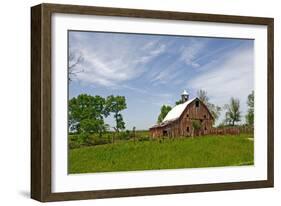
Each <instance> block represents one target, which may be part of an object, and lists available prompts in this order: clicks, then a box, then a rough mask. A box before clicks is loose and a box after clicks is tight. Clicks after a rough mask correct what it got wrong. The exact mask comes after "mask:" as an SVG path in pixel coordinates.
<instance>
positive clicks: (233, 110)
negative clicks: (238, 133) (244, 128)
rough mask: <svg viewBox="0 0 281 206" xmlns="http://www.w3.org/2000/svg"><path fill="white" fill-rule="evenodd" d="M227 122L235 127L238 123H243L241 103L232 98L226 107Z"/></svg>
mask: <svg viewBox="0 0 281 206" xmlns="http://www.w3.org/2000/svg"><path fill="white" fill-rule="evenodd" d="M224 107H225V109H226V113H225V122H226V124H229V125H231V126H234V125H235V123H236V122H239V121H241V112H240V101H239V99H235V98H233V97H231V99H230V103H229V104H226V105H225V106H224Z"/></svg>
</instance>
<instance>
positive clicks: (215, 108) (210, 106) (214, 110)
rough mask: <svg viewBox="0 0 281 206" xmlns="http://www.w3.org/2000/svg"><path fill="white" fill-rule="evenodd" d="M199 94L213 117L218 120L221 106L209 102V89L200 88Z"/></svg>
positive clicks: (199, 97)
mask: <svg viewBox="0 0 281 206" xmlns="http://www.w3.org/2000/svg"><path fill="white" fill-rule="evenodd" d="M197 96H198V99H200V101H202V102H203V103H204V104H205V105H206V106H207V108H208V110H209V111H210V112H211V114H212V116H213V118H214V119H215V120H217V119H218V118H219V116H220V112H221V107H219V106H217V105H215V104H212V103H210V102H209V97H208V96H207V91H205V90H202V89H200V90H198V91H197Z"/></svg>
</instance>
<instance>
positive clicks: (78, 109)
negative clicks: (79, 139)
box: [68, 94, 108, 134]
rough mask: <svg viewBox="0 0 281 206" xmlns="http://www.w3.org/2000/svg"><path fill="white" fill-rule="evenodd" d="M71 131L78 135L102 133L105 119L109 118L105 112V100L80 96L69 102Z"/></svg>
mask: <svg viewBox="0 0 281 206" xmlns="http://www.w3.org/2000/svg"><path fill="white" fill-rule="evenodd" d="M68 108H69V111H68V117H69V121H68V125H69V130H71V131H73V130H75V131H77V132H78V133H81V132H84V133H94V132H98V133H100V134H101V133H102V132H103V131H104V128H105V126H104V120H103V118H104V117H106V116H108V112H107V111H106V110H105V99H104V98H102V97H100V96H91V95H87V94H80V95H79V96H77V97H74V98H72V99H70V100H69V104H68Z"/></svg>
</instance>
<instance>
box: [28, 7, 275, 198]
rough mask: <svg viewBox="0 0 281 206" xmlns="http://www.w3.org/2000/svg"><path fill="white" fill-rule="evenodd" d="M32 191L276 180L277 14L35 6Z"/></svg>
mask: <svg viewBox="0 0 281 206" xmlns="http://www.w3.org/2000/svg"><path fill="white" fill-rule="evenodd" d="M31 40H32V41H31V73H32V76H31V79H32V81H31V94H32V95H31V108H32V112H31V119H32V120H31V125H32V126H31V197H32V198H34V199H36V200H39V201H42V202H47V201H62V200H79V199H92V198H109V197H125V196H140V195H160V194H172V193H187V192H203V191H219V190H233V189H250V188H265V187H273V179H274V175H273V173H274V169H273V154H274V151H273V149H274V147H273V120H274V118H273V109H274V107H273V106H274V105H273V102H274V101H273V100H274V97H273V93H274V92H273V19H271V18H262V17H242V16H228V15H214V14H198V13H183V12H170V11H152V10H136V9H121V8H104V7H90V6H75V5H57V4H41V5H37V6H34V7H32V8H31Z"/></svg>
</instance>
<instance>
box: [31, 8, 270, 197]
mask: <svg viewBox="0 0 281 206" xmlns="http://www.w3.org/2000/svg"><path fill="white" fill-rule="evenodd" d="M54 13H65V14H79V15H98V16H114V17H129V18H130V17H134V18H147V19H165V20H182V21H194V22H220V23H233V24H250V25H264V26H266V27H267V54H268V57H267V75H268V76H267V80H268V83H267V86H268V89H267V90H268V91H267V92H268V96H267V103H268V108H267V117H268V122H267V128H268V129H267V143H268V146H267V180H261V181H244V182H227V183H215V184H195V185H180V186H179V185H170V186H160V187H146V188H130V189H129V188H127V189H110V190H95V191H79V192H61V193H54V192H52V190H51V185H52V181H51V179H52V170H51V166H52V162H51V144H52V142H51V134H52V133H51V121H52V115H51V109H52V108H51V98H52V94H51V87H52V85H51V57H52V55H51V16H52V15H53V14H54ZM273 29H274V20H273V19H272V18H261V17H245V16H229V15H214V14H199V13H184V12H170V11H152V10H137V9H121V8H105V7H92V6H78V5H77V6H76V5H58V4H40V5H37V6H34V7H32V8H31V198H33V199H36V200H38V201H42V202H49V201H65V200H81V199H94V198H111V197H128V196H141V195H160V194H175V193H189V192H204V191H220V190H235V189H250V188H265V187H273V182H274V159H273V155H274V144H273V135H274V126H273V125H274V113H273V112H274V86H273V85H274V83H273V80H274V78H273V77H274V76H273V45H274V44H273V36H274V35H273V34H274V30H273Z"/></svg>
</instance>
